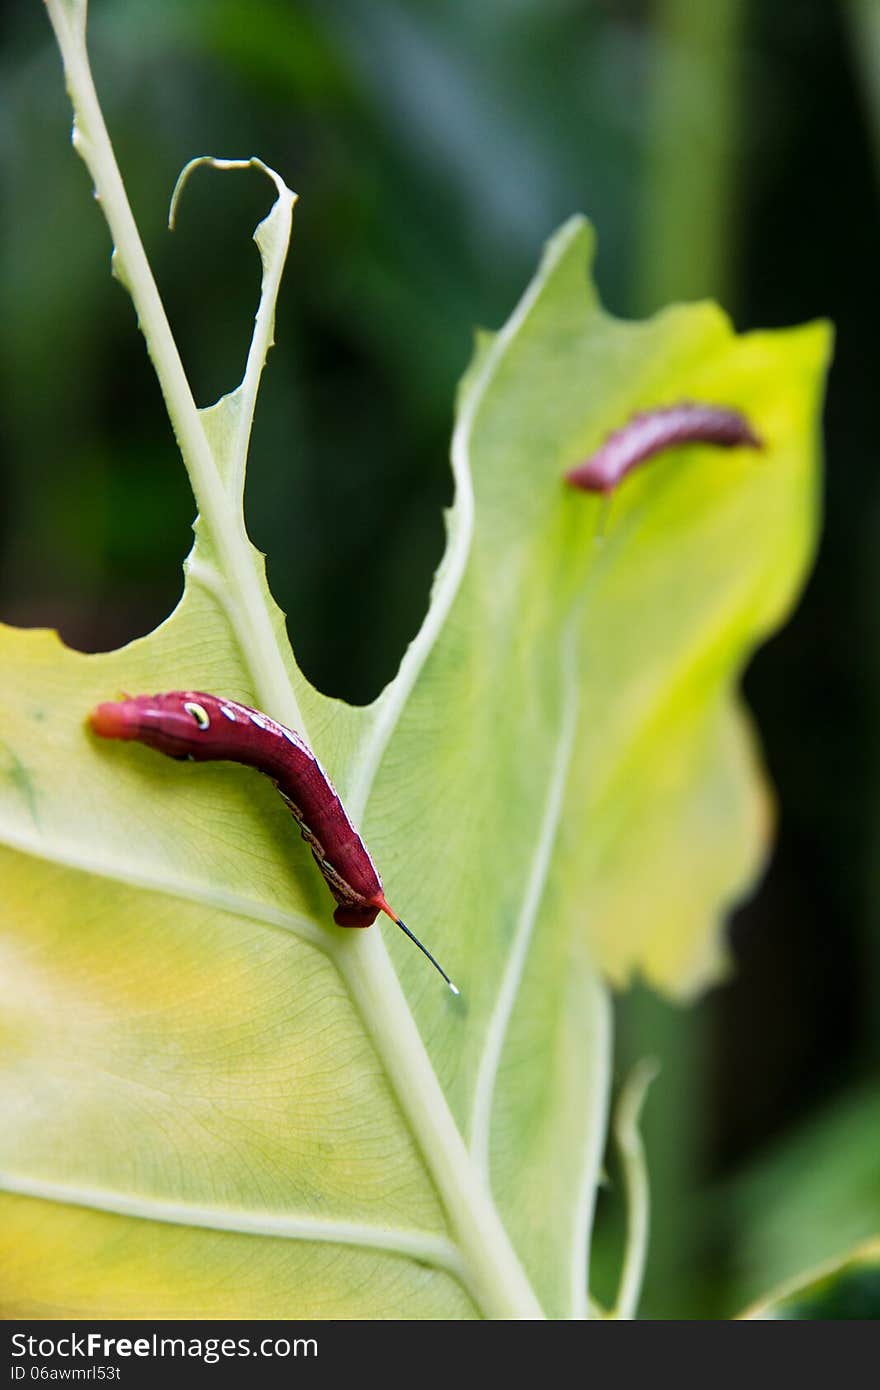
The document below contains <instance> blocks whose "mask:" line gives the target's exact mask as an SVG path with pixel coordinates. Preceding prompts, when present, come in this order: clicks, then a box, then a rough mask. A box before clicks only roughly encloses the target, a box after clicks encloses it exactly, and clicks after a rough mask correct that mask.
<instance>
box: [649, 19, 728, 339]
mask: <svg viewBox="0 0 880 1390" xmlns="http://www.w3.org/2000/svg"><path fill="white" fill-rule="evenodd" d="M744 11H745V6H744V4H743V0H709V2H708V3H705V2H704V3H700V2H699V0H658V2H657V4H656V6H655V22H654V48H655V58H654V70H653V76H652V80H651V83H650V93H649V99H648V111H647V123H646V129H647V151H646V157H647V167H646V171H645V180H644V189H643V199H642V215H641V219H640V229H641V234H640V240H639V246H638V251H637V257H636V271H635V276H634V281H635V285H634V288H635V295H634V297H635V307H636V310H637V311H638V312H646V313H653V312H654V311H655V310H656V309H658V308H660V307H662V306H663V305H664V304H667V303H669V301H670V300H674V299H702V298H704V297H705V296H707V295H708V296H712V297H713V298H715V299H718V300H719V301H720V302H721V303H723V304H727V303H729V296H730V291H731V289H732V286H733V262H734V252H735V249H736V248H735V231H736V213H735V203H736V186H735V175H736V150H737V145H738V140H739V136H740V131H741V119H740V117H741V112H740V100H741V88H740V61H739V59H740V40H741V35H742V29H743V22H744Z"/></svg>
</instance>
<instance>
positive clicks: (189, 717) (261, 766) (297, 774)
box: [89, 690, 458, 994]
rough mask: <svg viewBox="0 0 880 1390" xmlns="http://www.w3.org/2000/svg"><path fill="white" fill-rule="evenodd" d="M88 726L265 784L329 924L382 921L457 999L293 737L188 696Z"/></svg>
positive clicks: (128, 707) (146, 701)
mask: <svg viewBox="0 0 880 1390" xmlns="http://www.w3.org/2000/svg"><path fill="white" fill-rule="evenodd" d="M89 723H90V725H91V727H92V730H93V731H94V732H95V733H96V734H100V736H101V737H102V738H124V739H137V741H138V742H139V743H145V744H146V745H147V746H148V747H149V748H155V749H157V751H158V752H160V753H166V754H167V755H168V756H169V757H171V758H191V759H194V760H195V761H196V762H214V761H227V762H235V763H243V764H244V765H245V766H246V767H254V768H256V769H257V771H258V772H264V773H265V774H266V776H267V777H271V779H272V781H273V782H274V783H275V785H276V787H277V788H278V790H279V792H280V793H281V795H282V796H283V798H284V800H285V801H286V802H287V805H288V806H289V807H290V810H291V812H292V814H293V817H294V819H295V820H296V822H297V824H298V826H299V828H300V831H301V832H302V837H303V839H304V840H305V841H306V844H307V845H308V846H309V849H310V850H311V851H312V854H313V856H314V859H315V863H316V864H317V865H318V868H319V869H320V870H321V873H322V874H323V875H324V879H325V881H326V883H327V887H328V888H329V889H330V892H331V893H332V894H333V896H334V898H335V899H336V902H337V904H338V906H337V908H336V910H335V912H334V913H333V919H334V921H336V922H337V923H338V924H339V926H341V927H369V926H370V925H371V924H372V923H373V922H374V921H375V920H376V917H377V916H378V914H379V913H380V912H385V913H387V915H388V916H389V917H390V918H391V920H392V921H393V922H396V923H397V925H398V926H399V927H400V928H401V929H402V930H403V931H404V932H406V934H407V936H408V937H409V938H410V939H411V940H412V941H414V942H415V944H416V945H417V946H418V947H419V949H420V950H421V951H424V953H425V955H426V956H427V957H428V959H429V961H430V962H431V964H432V965H434V966H436V967H437V969H438V970H439V971H440V974H441V975H442V976H443V978H444V980H445V981H446V983H447V984H448V985H449V988H450V989H451V990H452V992H453V993H454V994H458V990H457V989H456V987H455V985H454V984H453V983H452V981H451V980H450V978H449V976H448V975H447V974H446V971H445V970H443V969H442V968H441V967H440V966H439V965H438V964H437V961H436V960H435V959H434V957H433V956H432V955H431V953H430V951H428V950H427V949H426V948H425V947H424V946H423V945H422V943H421V941H419V939H418V937H416V936H414V935H413V933H412V932H411V931H410V929H409V927H408V926H406V924H405V923H404V922H402V921H401V920H400V918H399V917H398V916H397V914H396V912H393V911H392V909H391V908H390V907H389V906H388V903H387V902H386V900H385V894H384V892H383V890H382V880H381V878H380V877H379V874H378V872H377V870H376V866H375V864H374V863H373V861H372V859H371V858H370V855H369V853H368V851H367V847H366V845H365V844H364V842H363V840H362V839H361V837H360V835H359V834H358V833H357V831H356V830H355V828H354V826H353V825H352V823H351V821H350V820H349V818H348V815H347V814H346V811H345V807H344V806H343V805H342V802H341V801H340V800H339V797H338V796H337V794H336V791H335V790H334V788H333V785H332V783H331V781H330V779H329V777H328V776H327V774H326V773H325V771H324V769H323V768H322V767H321V764H320V763H319V762H318V759H317V758H316V757H315V755H314V753H313V752H312V750H311V749H310V748H309V747H308V746H307V744H305V743H304V742H303V740H302V739H301V738H300V736H299V734H296V733H294V731H293V730H292V729H286V728H285V727H284V725H283V724H278V723H276V722H275V720H274V719H270V718H269V716H268V715H267V714H261V713H260V712H259V710H255V709H250V708H249V707H248V706H247V705H240V704H238V702H237V701H235V700H225V699H221V698H220V697H219V696H217V695H206V694H204V693H203V692H201V691H194V690H172V691H170V692H169V693H168V694H165V695H138V696H136V697H134V698H127V699H125V700H113V701H110V702H108V703H106V704H102V705H98V707H97V708H96V709H94V710H93V711H92V713H91V715H90V716H89Z"/></svg>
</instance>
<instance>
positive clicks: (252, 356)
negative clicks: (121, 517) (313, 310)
mask: <svg viewBox="0 0 880 1390" xmlns="http://www.w3.org/2000/svg"><path fill="white" fill-rule="evenodd" d="M203 167H208V168H211V169H218V170H235V169H259V170H261V172H262V173H264V174H265V175H266V177H267V178H268V179H271V181H272V183H274V185H275V189H276V192H277V195H278V196H277V197H276V199H275V202H274V203H273V204H272V207H271V208H270V210H269V212H268V213H267V214H266V216H265V217H264V218H263V220H262V222H261V223H260V224H259V226H258V227H257V228H256V230H255V232H254V241H255V242H256V244H257V249H258V251H259V253H260V259H261V261H262V263H263V277H262V284H261V287H260V303H259V307H258V309H257V313H256V319H255V323H254V332H253V336H252V338H251V345H250V350H249V352H248V360H247V366H246V368H245V374H244V378H243V380H242V382H241V384H240V385H239V386H238V387H236V389H235V390H234V391H231V392H230V393H229V395H226V396H223V397H222V398H221V399H220V400H219V401H217V403H216V405H213V406H208V407H207V408H206V409H204V410H202V411H201V412H200V414H201V417H202V423H203V425H204V428H205V432H206V433H207V435H208V440H209V442H210V445H211V450H212V452H213V454H214V459H215V461H216V464H217V467H218V469H219V471H220V473H221V475H222V477H223V479H224V481H225V483H226V485H227V488H228V489H229V494H230V497H231V498H232V499H237V500H238V502H239V504H240V502H241V496H242V493H243V491H244V476H245V469H246V467H247V454H248V445H249V443H250V437H251V428H252V426H253V421H254V409H255V407H256V403H257V391H258V390H259V386H260V377H261V375H262V372H263V368H264V366H265V365H266V355H267V353H268V351H269V349H270V347H272V345H273V343H274V342H275V336H274V335H275V306H276V303H277V300H278V289H279V286H280V284H281V276H282V274H283V272H284V263H285V261H286V260H287V251H288V247H289V245H290V231H291V225H292V220H293V208H294V204H295V203H296V194H295V193H294V192H293V191H292V190H291V189H289V188H288V187H287V184H286V183H285V182H284V180H283V179H282V177H281V175H280V174H277V173H276V172H275V170H274V169H270V168H269V166H268V164H264V163H263V161H262V160H261V159H257V158H252V159H217V158H215V157H214V156H213V155H200V156H199V157H198V158H197V159H191V160H190V161H189V163H188V164H187V165H186V166H185V168H184V169H182V170H181V173H180V176H179V178H178V180H177V183H176V184H175V186H174V192H173V193H172V195H171V206H170V209H169V212H168V226H169V228H172V229H173V227H174V224H175V219H176V216H177V208H178V204H179V202H180V198H181V194H182V193H183V190H184V188H185V187H186V185H187V182H188V181H189V179H190V177H191V176H192V174H193V172H194V170H196V169H199V168H203Z"/></svg>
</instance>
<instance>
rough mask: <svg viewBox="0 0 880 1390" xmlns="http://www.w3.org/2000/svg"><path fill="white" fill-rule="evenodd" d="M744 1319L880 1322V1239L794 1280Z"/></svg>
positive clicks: (748, 1312) (761, 1303)
mask: <svg viewBox="0 0 880 1390" xmlns="http://www.w3.org/2000/svg"><path fill="white" fill-rule="evenodd" d="M742 1316H743V1317H744V1318H755V1319H762V1320H767V1319H786V1320H797V1321H805V1322H829V1321H844V1322H848V1321H852V1320H855V1319H867V1320H870V1321H872V1322H877V1321H878V1320H880V1239H875V1240H870V1241H867V1242H866V1243H865V1244H864V1245H861V1246H859V1248H858V1249H857V1250H853V1251H850V1253H849V1254H847V1255H843V1256H841V1257H839V1258H838V1259H836V1260H829V1262H828V1263H827V1264H825V1265H823V1266H822V1267H821V1268H820V1269H815V1270H813V1271H812V1272H811V1273H809V1274H804V1275H802V1276H801V1278H799V1279H792V1280H791V1281H790V1282H789V1283H787V1284H785V1285H784V1286H783V1287H782V1288H781V1289H777V1290H776V1292H775V1293H773V1294H770V1295H769V1297H768V1298H766V1299H762V1301H761V1302H760V1303H756V1304H755V1305H754V1306H753V1307H752V1308H749V1309H748V1311H747V1312H745V1313H743V1314H742Z"/></svg>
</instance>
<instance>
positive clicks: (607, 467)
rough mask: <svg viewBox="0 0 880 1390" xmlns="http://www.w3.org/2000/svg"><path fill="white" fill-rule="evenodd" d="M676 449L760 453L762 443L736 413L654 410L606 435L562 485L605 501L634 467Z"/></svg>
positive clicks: (694, 406) (696, 406)
mask: <svg viewBox="0 0 880 1390" xmlns="http://www.w3.org/2000/svg"><path fill="white" fill-rule="evenodd" d="M681 444H719V445H721V447H722V448H726V449H729V448H733V447H734V446H735V445H744V446H746V447H747V448H750V449H762V448H763V447H764V444H763V440H762V439H761V438H760V436H759V435H758V434H757V433H756V431H755V430H754V429H753V428H752V425H751V424H750V422H749V421H748V420H747V419H746V417H745V415H743V414H742V413H741V412H740V411H739V410H732V409H730V408H729V407H726V406H720V405H704V404H702V403H700V402H697V401H680V402H679V403H678V405H664V406H659V407H658V408H657V409H656V410H645V411H641V412H640V413H639V414H638V415H633V417H632V419H630V420H628V421H627V422H626V424H625V425H622V426H621V428H620V429H617V430H615V431H614V432H613V434H609V436H608V438H607V439H606V440H605V442H604V444H602V445H600V447H599V448H598V449H597V450H596V452H595V453H594V454H591V455H590V457H589V458H588V459H586V460H585V461H584V462H583V463H580V464H578V466H577V467H576V468H572V469H571V470H570V472H568V473H566V474H565V479H566V482H569V483H571V485H572V487H579V488H583V489H584V490H585V491H587V492H601V493H604V494H605V495H607V494H609V493H611V492H613V491H614V489H615V488H616V487H617V486H618V484H620V483H621V482H622V481H623V479H624V478H625V477H626V475H627V474H628V473H630V472H632V470H633V469H634V468H636V467H638V465H639V464H641V463H646V462H647V461H648V459H651V458H654V456H655V455H656V454H659V453H661V452H662V451H663V450H664V449H672V448H676V447H678V446H679V445H681Z"/></svg>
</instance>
